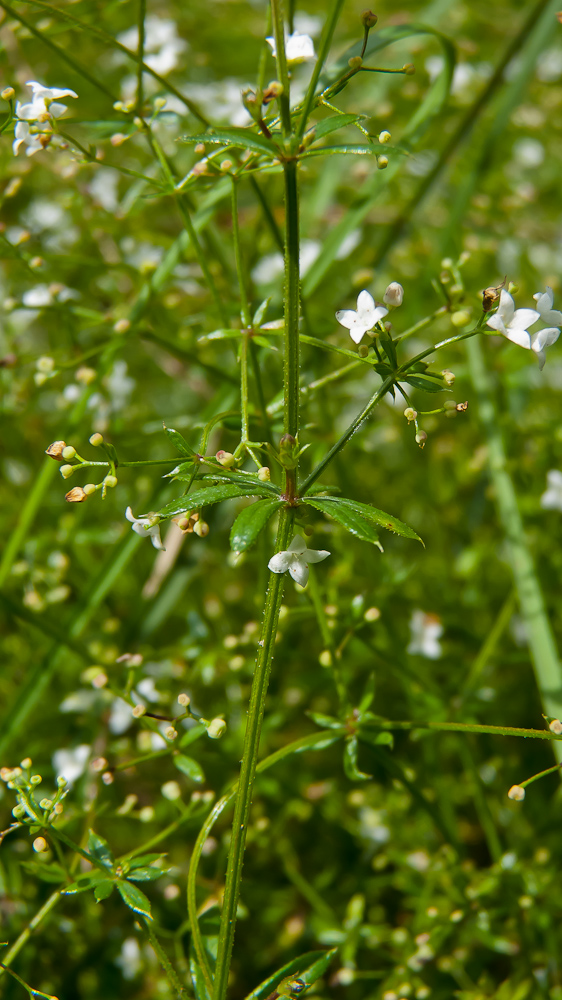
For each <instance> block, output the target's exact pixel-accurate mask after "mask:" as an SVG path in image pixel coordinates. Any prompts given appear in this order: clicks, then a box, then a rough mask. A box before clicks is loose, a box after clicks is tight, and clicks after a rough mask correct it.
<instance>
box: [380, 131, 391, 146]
mask: <svg viewBox="0 0 562 1000" xmlns="http://www.w3.org/2000/svg"><path fill="white" fill-rule="evenodd" d="M391 138H392V136H391V134H390V132H387V131H386V129H384V130H383V131H382V132H379V142H380V143H382V145H383V146H386V144H387V142H390V140H391Z"/></svg>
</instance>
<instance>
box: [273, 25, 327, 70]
mask: <svg viewBox="0 0 562 1000" xmlns="http://www.w3.org/2000/svg"><path fill="white" fill-rule="evenodd" d="M266 42H267V43H268V45H271V53H272V55H273V56H276V55H277V47H276V45H275V39H274V38H266ZM285 55H286V57H287V62H288V63H299V62H304V61H305V59H315V58H316V53H315V51H314V42H313V41H312V38H311V37H310V35H301V34H300V33H299V32H298V31H294V32H293V34H292V35H289V37H288V38H287V40H286V42H285Z"/></svg>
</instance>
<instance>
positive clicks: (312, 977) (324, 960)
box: [246, 948, 338, 1000]
mask: <svg viewBox="0 0 562 1000" xmlns="http://www.w3.org/2000/svg"><path fill="white" fill-rule="evenodd" d="M337 950H338V949H337V948H331V949H330V951H308V952H306V954H305V955H300V957H299V958H293V959H292V961H290V962H287V964H286V965H284V966H283V967H282V968H281V969H278V970H277V972H274V973H273V975H272V976H269V978H268V979H264V981H263V983H260V985H259V986H256V988H255V990H252V992H251V993H248V996H247V997H246V1000H263V998H265V997H267V996H269V994H270V993H272V992H273V991H274V990H275V989H276V988H277V986H279V984H280V983H281V981H282V980H283V979H286V978H287V976H291V975H292V976H295V977H298V979H302V981H303V982H304V983H305V984H306V986H312V984H313V983H315V982H316V981H317V979H320V976H323V975H324V973H325V972H326V970H327V968H328V966H329V965H330V962H331V961H332V959H333V958H334V955H335V954H336V952H337Z"/></svg>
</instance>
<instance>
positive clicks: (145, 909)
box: [116, 879, 152, 920]
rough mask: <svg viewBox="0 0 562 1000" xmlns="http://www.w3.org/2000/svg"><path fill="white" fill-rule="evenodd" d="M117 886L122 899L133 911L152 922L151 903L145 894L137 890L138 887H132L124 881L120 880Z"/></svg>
mask: <svg viewBox="0 0 562 1000" xmlns="http://www.w3.org/2000/svg"><path fill="white" fill-rule="evenodd" d="M116 885H117V889H118V890H119V895H120V896H121V899H122V900H123V902H124V903H126V904H127V906H128V907H129V908H130V909H131V910H134V911H135V913H140V915H141V917H146V918H147V920H152V911H151V909H150V903H149V901H148V899H147V898H146V896H145V894H144V892H141V891H140V889H137V887H136V885H131V883H130V882H126V881H125V880H124V879H119V880H118V881H117V882H116Z"/></svg>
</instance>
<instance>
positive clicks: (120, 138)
mask: <svg viewBox="0 0 562 1000" xmlns="http://www.w3.org/2000/svg"><path fill="white" fill-rule="evenodd" d="M126 140H127V136H126V135H123V133H122V132H115V134H114V135H112V136H111V139H110V140H109V141H110V143H111V145H112V146H122V145H123V143H124V142H126Z"/></svg>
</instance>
